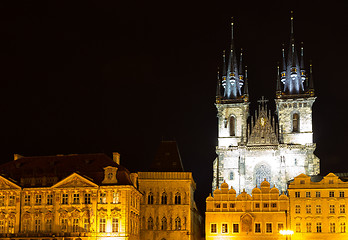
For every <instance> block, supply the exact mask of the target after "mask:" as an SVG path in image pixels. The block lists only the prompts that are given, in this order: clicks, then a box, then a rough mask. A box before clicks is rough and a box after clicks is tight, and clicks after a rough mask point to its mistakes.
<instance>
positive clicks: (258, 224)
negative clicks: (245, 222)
mask: <svg viewBox="0 0 348 240" xmlns="http://www.w3.org/2000/svg"><path fill="white" fill-rule="evenodd" d="M260 232H261V223H255V233H260Z"/></svg>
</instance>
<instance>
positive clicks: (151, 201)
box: [147, 192, 153, 204]
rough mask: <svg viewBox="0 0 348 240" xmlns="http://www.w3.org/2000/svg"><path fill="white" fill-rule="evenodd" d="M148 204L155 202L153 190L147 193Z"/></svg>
mask: <svg viewBox="0 0 348 240" xmlns="http://www.w3.org/2000/svg"><path fill="white" fill-rule="evenodd" d="M147 204H153V194H152V192H149V194H148V195H147Z"/></svg>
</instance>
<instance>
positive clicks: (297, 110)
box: [212, 17, 319, 193]
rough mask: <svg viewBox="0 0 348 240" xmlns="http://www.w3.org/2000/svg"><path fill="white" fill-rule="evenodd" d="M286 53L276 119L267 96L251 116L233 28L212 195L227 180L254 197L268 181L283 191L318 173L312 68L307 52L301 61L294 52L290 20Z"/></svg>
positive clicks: (221, 91)
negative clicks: (289, 183) (303, 176)
mask: <svg viewBox="0 0 348 240" xmlns="http://www.w3.org/2000/svg"><path fill="white" fill-rule="evenodd" d="M282 53H283V59H282V69H279V67H278V79H277V87H276V98H275V103H276V112H275V113H276V115H275V116H273V115H272V114H271V111H270V110H267V100H265V99H264V98H263V97H262V99H261V100H259V101H258V102H259V107H258V111H256V112H255V115H250V113H249V103H250V102H249V93H248V77H247V71H246V70H245V71H243V65H242V53H241V54H240V60H239V64H238V63H237V54H236V51H235V47H234V42H233V24H232V41H231V50H230V54H229V56H228V61H226V60H225V59H226V57H225V54H224V56H223V60H224V61H223V68H222V69H223V71H222V77H221V78H220V76H219V74H218V84H217V94H216V108H217V111H218V114H217V116H218V146H217V147H216V153H217V155H218V157H217V158H216V159H215V161H214V163H213V169H214V170H213V171H214V173H213V183H212V189H213V191H214V189H216V188H217V186H220V185H221V184H222V183H223V182H224V181H226V183H227V184H228V185H232V186H234V187H235V189H236V191H237V193H240V192H242V190H243V189H245V190H246V191H247V192H248V193H251V191H252V189H253V188H254V187H255V186H256V185H257V186H260V184H261V182H262V181H263V180H264V179H265V178H266V179H267V181H268V182H270V183H271V185H272V186H273V185H275V187H276V188H278V189H279V190H281V191H284V190H286V183H287V181H288V180H290V179H293V178H294V177H296V176H298V175H299V174H301V173H305V174H307V175H315V174H318V173H319V159H318V157H316V156H315V155H314V153H313V152H314V150H315V148H316V145H315V143H314V142H313V130H312V105H313V104H314V101H315V99H316V97H315V96H314V88H313V79H312V66H310V73H309V74H307V72H306V70H305V64H304V60H303V47H302V46H301V50H300V54H299V56H298V54H297V49H296V47H295V39H294V32H293V18H292V17H291V37H290V44H289V49H288V51H287V53H286V52H285V50H284V49H282ZM286 54H287V57H286ZM308 75H309V76H308Z"/></svg>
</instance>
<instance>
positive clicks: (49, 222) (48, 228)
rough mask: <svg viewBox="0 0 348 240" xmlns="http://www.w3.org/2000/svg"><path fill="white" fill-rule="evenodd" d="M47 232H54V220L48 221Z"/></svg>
mask: <svg viewBox="0 0 348 240" xmlns="http://www.w3.org/2000/svg"><path fill="white" fill-rule="evenodd" d="M46 232H52V219H47V220H46Z"/></svg>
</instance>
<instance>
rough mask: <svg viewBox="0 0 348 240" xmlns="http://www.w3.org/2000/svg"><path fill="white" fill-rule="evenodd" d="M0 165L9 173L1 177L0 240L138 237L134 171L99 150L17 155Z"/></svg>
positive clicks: (137, 199)
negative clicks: (96, 151) (74, 153)
mask: <svg viewBox="0 0 348 240" xmlns="http://www.w3.org/2000/svg"><path fill="white" fill-rule="evenodd" d="M17 157H18V156H17ZM74 164H76V166H78V165H79V167H80V170H81V171H82V173H81V172H77V171H74V167H73V166H72V165H74ZM62 166H64V170H63V169H60V167H62ZM103 167H104V171H103ZM0 169H1V171H2V174H3V175H9V176H11V175H12V176H13V177H14V179H13V178H10V177H3V176H0V238H1V239H11V240H14V239H57V240H60V239H61V240H62V239H81V240H87V239H103V240H105V239H109V238H110V239H133V240H137V239H140V200H141V197H142V194H141V193H140V191H139V190H138V189H137V184H136V182H137V181H136V177H137V175H136V174H130V173H129V172H128V170H126V169H125V168H124V167H122V166H120V165H119V164H117V163H116V162H114V161H113V160H112V159H110V158H108V157H107V156H105V155H104V154H84V155H67V156H48V157H19V158H16V160H15V161H13V162H9V163H7V164H3V165H2V166H1V168H0ZM30 169H31V170H30ZM33 169H40V170H41V172H37V173H34V174H33V171H32V170H33ZM54 169H56V171H57V170H58V169H60V170H58V172H59V174H55V175H51V173H52V172H50V170H53V171H54ZM64 171H65V173H64ZM70 171H72V172H71V174H70V175H68V176H66V177H63V178H61V176H60V174H63V175H65V174H67V172H70ZM132 180H133V181H132Z"/></svg>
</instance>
